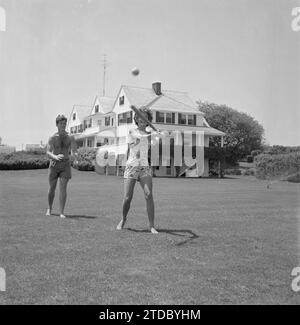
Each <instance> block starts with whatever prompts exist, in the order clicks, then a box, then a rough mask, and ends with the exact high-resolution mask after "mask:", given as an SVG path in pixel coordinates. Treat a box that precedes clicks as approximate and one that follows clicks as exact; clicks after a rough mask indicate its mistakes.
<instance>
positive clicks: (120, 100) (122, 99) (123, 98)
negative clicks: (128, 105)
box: [119, 96, 125, 105]
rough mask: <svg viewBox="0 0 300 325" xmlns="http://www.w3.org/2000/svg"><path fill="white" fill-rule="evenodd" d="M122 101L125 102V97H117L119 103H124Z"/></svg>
mask: <svg viewBox="0 0 300 325" xmlns="http://www.w3.org/2000/svg"><path fill="white" fill-rule="evenodd" d="M124 102H125V97H124V96H121V97H119V105H124Z"/></svg>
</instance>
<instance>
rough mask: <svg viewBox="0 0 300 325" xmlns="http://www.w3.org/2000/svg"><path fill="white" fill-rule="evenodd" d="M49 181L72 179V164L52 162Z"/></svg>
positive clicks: (67, 161) (68, 162)
mask: <svg viewBox="0 0 300 325" xmlns="http://www.w3.org/2000/svg"><path fill="white" fill-rule="evenodd" d="M48 176H49V180H55V179H58V178H59V177H60V178H66V179H71V178H72V173H71V163H70V161H69V160H66V161H54V160H51V161H50V165H49V172H48Z"/></svg>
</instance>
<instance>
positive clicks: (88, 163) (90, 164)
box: [72, 148, 98, 171]
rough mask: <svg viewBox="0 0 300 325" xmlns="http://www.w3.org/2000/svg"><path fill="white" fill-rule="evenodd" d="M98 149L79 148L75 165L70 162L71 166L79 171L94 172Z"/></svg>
mask: <svg viewBox="0 0 300 325" xmlns="http://www.w3.org/2000/svg"><path fill="white" fill-rule="evenodd" d="M97 150H98V148H79V149H78V159H77V161H78V162H77V164H74V161H72V166H73V167H74V168H76V169H78V170H81V171H94V170H95V160H96V154H97Z"/></svg>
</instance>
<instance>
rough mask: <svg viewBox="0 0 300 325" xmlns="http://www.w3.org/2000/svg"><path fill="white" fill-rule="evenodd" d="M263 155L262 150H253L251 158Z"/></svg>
mask: <svg viewBox="0 0 300 325" xmlns="http://www.w3.org/2000/svg"><path fill="white" fill-rule="evenodd" d="M260 154H261V150H252V151H251V156H252V157H253V158H254V157H255V156H258V155H260Z"/></svg>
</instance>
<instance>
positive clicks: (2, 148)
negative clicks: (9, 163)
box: [0, 137, 16, 155]
mask: <svg viewBox="0 0 300 325" xmlns="http://www.w3.org/2000/svg"><path fill="white" fill-rule="evenodd" d="M15 151H16V147H13V146H7V145H6V144H2V138H1V137H0V154H4V155H8V154H10V153H13V152H15Z"/></svg>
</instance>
